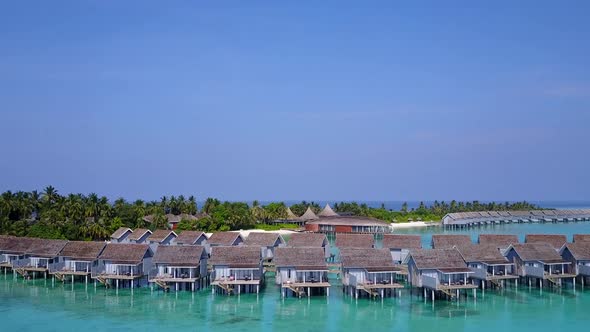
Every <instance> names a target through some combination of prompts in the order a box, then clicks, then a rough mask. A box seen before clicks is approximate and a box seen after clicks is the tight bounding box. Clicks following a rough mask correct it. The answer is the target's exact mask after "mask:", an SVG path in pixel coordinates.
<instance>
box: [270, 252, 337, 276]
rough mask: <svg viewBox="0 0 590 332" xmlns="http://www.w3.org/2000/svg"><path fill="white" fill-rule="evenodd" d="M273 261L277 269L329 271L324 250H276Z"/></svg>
mask: <svg viewBox="0 0 590 332" xmlns="http://www.w3.org/2000/svg"><path fill="white" fill-rule="evenodd" d="M273 261H274V263H275V266H276V267H277V268H279V267H294V268H295V269H297V270H313V271H327V270H328V265H327V264H326V260H325V259H324V251H323V249H322V248H293V247H289V248H276V249H275V254H274V258H273Z"/></svg>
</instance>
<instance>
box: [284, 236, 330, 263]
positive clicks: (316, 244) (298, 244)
mask: <svg viewBox="0 0 590 332" xmlns="http://www.w3.org/2000/svg"><path fill="white" fill-rule="evenodd" d="M287 246H288V247H295V248H322V249H323V250H324V258H331V260H333V258H334V255H332V254H331V251H330V242H329V241H328V238H327V237H326V235H324V234H316V233H293V234H291V237H290V238H289V241H288V242H287Z"/></svg>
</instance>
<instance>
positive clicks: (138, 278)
mask: <svg viewBox="0 0 590 332" xmlns="http://www.w3.org/2000/svg"><path fill="white" fill-rule="evenodd" d="M152 257H153V253H152V250H151V249H150V246H149V245H148V244H146V243H143V244H138V243H108V244H107V245H106V247H105V248H104V250H103V251H102V253H101V254H100V256H99V257H98V264H96V266H94V268H93V269H92V278H93V279H95V280H96V281H98V282H100V283H101V284H103V285H105V286H106V287H113V286H114V287H116V288H120V287H121V288H122V287H131V288H134V287H138V286H142V285H145V284H146V282H147V278H146V276H147V275H148V274H149V272H150V270H151V268H152ZM113 283H114V285H113Z"/></svg>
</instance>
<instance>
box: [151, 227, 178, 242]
mask: <svg viewBox="0 0 590 332" xmlns="http://www.w3.org/2000/svg"><path fill="white" fill-rule="evenodd" d="M170 234H172V235H173V236H174V237H178V235H176V233H174V232H173V231H169V230H167V229H156V230H155V231H154V232H153V233H152V235H150V237H148V241H150V242H158V243H160V242H162V241H164V240H165V239H166V238H167V237H168V236H170Z"/></svg>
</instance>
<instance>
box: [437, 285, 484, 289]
mask: <svg viewBox="0 0 590 332" xmlns="http://www.w3.org/2000/svg"><path fill="white" fill-rule="evenodd" d="M476 288H478V287H477V286H476V285H473V284H464V285H448V284H439V285H438V286H437V287H436V289H437V290H456V289H476Z"/></svg>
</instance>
